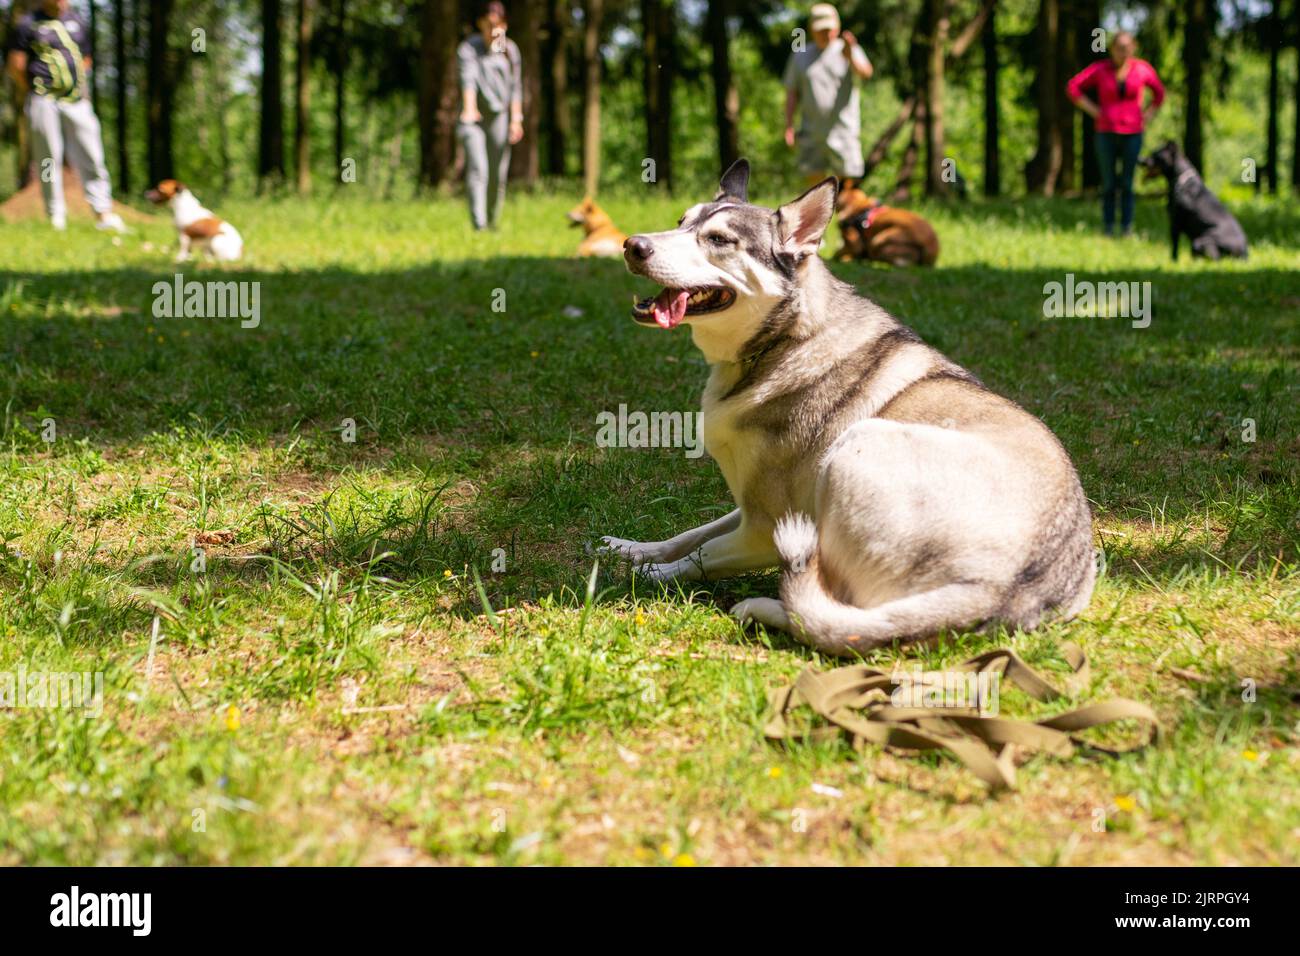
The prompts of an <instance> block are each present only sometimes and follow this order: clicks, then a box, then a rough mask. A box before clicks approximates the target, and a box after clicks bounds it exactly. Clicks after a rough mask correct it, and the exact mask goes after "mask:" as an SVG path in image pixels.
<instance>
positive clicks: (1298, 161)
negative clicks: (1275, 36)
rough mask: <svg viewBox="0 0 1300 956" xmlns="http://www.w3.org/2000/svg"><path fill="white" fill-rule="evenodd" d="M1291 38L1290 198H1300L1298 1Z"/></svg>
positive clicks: (1299, 21) (1294, 4)
mask: <svg viewBox="0 0 1300 956" xmlns="http://www.w3.org/2000/svg"><path fill="white" fill-rule="evenodd" d="M1291 12H1292V15H1293V16H1292V19H1293V20H1294V21H1295V22H1294V23H1292V24H1291V36H1292V37H1293V38H1294V39H1295V95H1294V96H1292V97H1291V103H1292V105H1293V106H1294V107H1295V110H1294V118H1295V129H1294V130H1292V137H1291V185H1292V186H1293V187H1294V194H1293V196H1292V198H1296V196H1300V0H1294V2H1292V4H1291Z"/></svg>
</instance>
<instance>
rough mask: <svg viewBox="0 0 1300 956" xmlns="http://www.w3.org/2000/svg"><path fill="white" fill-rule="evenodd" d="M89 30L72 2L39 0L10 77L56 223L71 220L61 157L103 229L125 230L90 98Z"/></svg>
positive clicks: (22, 32)
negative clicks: (115, 206)
mask: <svg viewBox="0 0 1300 956" xmlns="http://www.w3.org/2000/svg"><path fill="white" fill-rule="evenodd" d="M89 45H90V30H89V28H88V27H87V25H86V21H85V20H83V19H82V18H81V17H80V16H78V15H77V14H76V13H74V12H73V11H72V9H71V8H70V7H69V4H68V0H40V2H39V3H38V4H37V5H36V8H35V9H34V10H32V12H31V13H29V14H27V16H25V17H23V18H22V19H20V20H19V21H18V28H17V30H16V31H15V34H14V40H13V44H12V47H11V49H10V51H9V57H8V65H9V75H10V76H11V77H12V78H13V81H14V84H15V85H16V86H17V88H18V92H19V94H20V95H24V96H25V98H26V109H25V112H26V114H27V122H28V123H29V124H30V126H31V131H32V159H33V161H34V162H35V164H36V175H37V176H38V178H39V179H40V181H41V192H42V194H43V195H44V197H45V211H46V213H47V214H48V215H49V217H50V223H51V225H53V226H54V228H55V229H63V228H65V227H66V226H67V220H68V212H67V207H66V206H65V204H64V200H63V159H64V153H65V150H66V154H67V159H68V162H69V163H70V164H71V165H72V167H73V168H74V169H75V170H76V171H77V175H78V176H80V177H81V185H82V188H83V189H84V190H85V193H86V201H87V202H89V203H90V208H91V209H93V210H94V212H95V215H96V218H97V220H98V221H97V222H96V226H97V227H98V228H100V229H111V230H113V231H114V232H125V231H126V226H125V225H124V224H123V223H122V217H121V216H119V215H118V214H117V213H115V212H114V211H113V187H112V185H111V183H110V181H109V178H108V167H107V166H105V164H104V141H103V139H102V138H101V137H100V131H99V118H98V117H96V116H95V110H94V109H93V107H92V106H91V104H90V82H89V79H88V72H89V70H90V66H91V63H90V56H89V55H88V54H87V53H86V52H85V50H86V49H88V48H89Z"/></svg>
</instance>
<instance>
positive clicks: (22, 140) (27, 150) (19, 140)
mask: <svg viewBox="0 0 1300 956" xmlns="http://www.w3.org/2000/svg"><path fill="white" fill-rule="evenodd" d="M26 12H27V10H26V7H25V6H24V5H23V4H21V3H16V2H15V3H11V4H10V5H9V9H8V10H7V11H6V12H5V15H4V19H3V21H0V26H3V27H4V30H3V32H4V36H5V37H6V38H8V37H12V36H13V32H14V27H16V26H17V25H18V18H19V17H20V16H22V15H23V14H24V13H26ZM0 90H10V91H11V94H12V98H11V100H10V103H11V105H12V106H13V112H14V127H13V128H14V160H15V162H14V179H15V181H16V182H17V185H18V188H19V189H22V188H23V187H24V186H26V185H27V184H28V183H29V182H30V181H31V176H32V155H31V141H30V140H29V139H28V129H27V118H26V117H25V116H24V115H23V105H24V104H23V102H22V100H20V99H19V98H18V91H17V90H16V89H13V88H12V87H11V86H8V85H6V84H5V82H4V80H3V78H0Z"/></svg>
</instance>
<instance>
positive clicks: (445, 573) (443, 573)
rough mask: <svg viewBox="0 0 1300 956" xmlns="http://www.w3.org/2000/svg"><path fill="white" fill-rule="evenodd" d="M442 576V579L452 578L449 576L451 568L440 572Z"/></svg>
mask: <svg viewBox="0 0 1300 956" xmlns="http://www.w3.org/2000/svg"><path fill="white" fill-rule="evenodd" d="M442 576H443V577H444V578H449V577H451V576H452V575H451V568H448V569H447V570H446V571H443V572H442Z"/></svg>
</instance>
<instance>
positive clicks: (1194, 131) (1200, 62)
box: [1183, 0, 1209, 178]
mask: <svg viewBox="0 0 1300 956" xmlns="http://www.w3.org/2000/svg"><path fill="white" fill-rule="evenodd" d="M1206 2H1207V0H1187V20H1186V22H1185V24H1184V30H1183V63H1184V65H1185V67H1186V70H1187V99H1186V109H1187V112H1186V114H1185V118H1186V126H1185V128H1184V130H1183V152H1184V153H1186V154H1187V159H1188V161H1189V162H1190V163H1191V164H1192V165H1193V166H1195V167H1196V168H1197V170H1198V171H1199V172H1200V174H1201V177H1202V178H1205V167H1204V165H1202V160H1203V159H1204V156H1203V155H1202V151H1203V143H1204V140H1203V138H1202V124H1201V92H1202V90H1203V89H1204V86H1205V55H1206V51H1207V49H1208V46H1209V37H1208V36H1207V35H1206V31H1207V30H1208V29H1209V18H1208V16H1207V15H1206V10H1205V4H1206Z"/></svg>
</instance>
